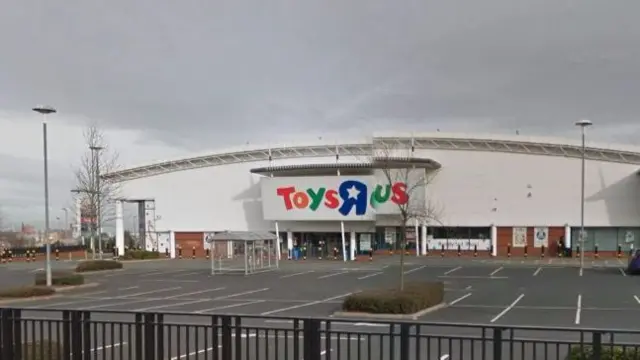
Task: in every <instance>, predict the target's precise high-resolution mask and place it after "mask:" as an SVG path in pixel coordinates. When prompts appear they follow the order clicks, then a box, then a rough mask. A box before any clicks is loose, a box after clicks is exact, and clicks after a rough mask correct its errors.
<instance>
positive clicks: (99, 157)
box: [75, 125, 120, 231]
mask: <svg viewBox="0 0 640 360" xmlns="http://www.w3.org/2000/svg"><path fill="white" fill-rule="evenodd" d="M84 138H85V144H86V145H87V150H86V151H85V153H84V154H83V155H82V158H81V159H80V164H79V166H78V168H77V169H76V173H75V175H76V189H75V192H76V193H77V194H78V196H80V197H81V199H82V210H81V212H83V215H86V216H88V217H90V218H91V219H96V220H97V228H96V230H97V231H101V228H102V225H103V224H105V223H109V222H111V221H112V220H113V219H114V218H115V208H114V206H113V200H114V199H115V198H116V197H117V196H118V194H119V192H120V187H119V184H118V183H114V182H111V181H108V180H106V179H102V178H101V176H102V175H104V174H107V173H110V172H113V171H116V170H117V169H118V167H119V163H118V153H117V152H115V151H114V150H113V149H111V148H110V147H109V144H108V142H107V139H106V138H105V135H104V132H103V131H102V130H101V129H100V128H98V127H97V126H95V125H91V126H89V127H88V128H87V129H86V130H85V131H84ZM92 222H93V221H92Z"/></svg>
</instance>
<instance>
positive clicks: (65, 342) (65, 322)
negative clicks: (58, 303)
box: [56, 310, 71, 356]
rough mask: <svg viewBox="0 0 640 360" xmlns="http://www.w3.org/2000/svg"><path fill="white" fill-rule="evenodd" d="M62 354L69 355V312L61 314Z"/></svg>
mask: <svg viewBox="0 0 640 360" xmlns="http://www.w3.org/2000/svg"><path fill="white" fill-rule="evenodd" d="M62 353H63V354H71V313H70V311H69V310H64V311H63V312H62ZM56 355H57V354H56ZM65 356H67V355H65Z"/></svg>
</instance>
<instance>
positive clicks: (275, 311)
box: [260, 292, 353, 316]
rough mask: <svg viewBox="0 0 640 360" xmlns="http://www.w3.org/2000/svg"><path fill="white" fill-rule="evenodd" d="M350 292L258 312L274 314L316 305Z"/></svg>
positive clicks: (344, 295) (345, 295) (347, 294)
mask: <svg viewBox="0 0 640 360" xmlns="http://www.w3.org/2000/svg"><path fill="white" fill-rule="evenodd" d="M351 294H353V293H351V292H350V293H346V294H342V295H338V296H332V297H330V298H326V299H323V300H317V301H312V302H308V303H304V304H300V305H293V306H288V307H285V308H280V309H275V310H271V311H267V312H263V313H262V314H260V316H264V315H271V314H276V313H280V312H284V311H289V310H293V309H299V308H303V307H307V306H313V305H318V304H322V303H324V302H327V301H331V300H336V299H340V298H343V297H347V296H349V295H351Z"/></svg>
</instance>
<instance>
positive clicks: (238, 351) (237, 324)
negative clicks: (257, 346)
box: [233, 316, 258, 360]
mask: <svg viewBox="0 0 640 360" xmlns="http://www.w3.org/2000/svg"><path fill="white" fill-rule="evenodd" d="M233 326H234V328H235V330H236V333H235V335H234V336H235V340H236V343H235V344H234V349H233V353H234V354H235V355H236V356H235V358H236V360H242V317H240V316H236V317H235V321H234V322H233ZM248 336H249V334H248V333H247V337H248ZM257 336H258V334H256V337H257Z"/></svg>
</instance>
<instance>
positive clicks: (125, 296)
mask: <svg viewBox="0 0 640 360" xmlns="http://www.w3.org/2000/svg"><path fill="white" fill-rule="evenodd" d="M180 289H182V287H181V286H176V287H172V288H166V289H157V290H151V291H143V292H137V293H133V294H128V295H122V296H116V297H114V298H111V299H127V298H131V297H136V296H142V295H149V294H157V293H161V292H167V291H173V290H180ZM105 300H108V299H105Z"/></svg>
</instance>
